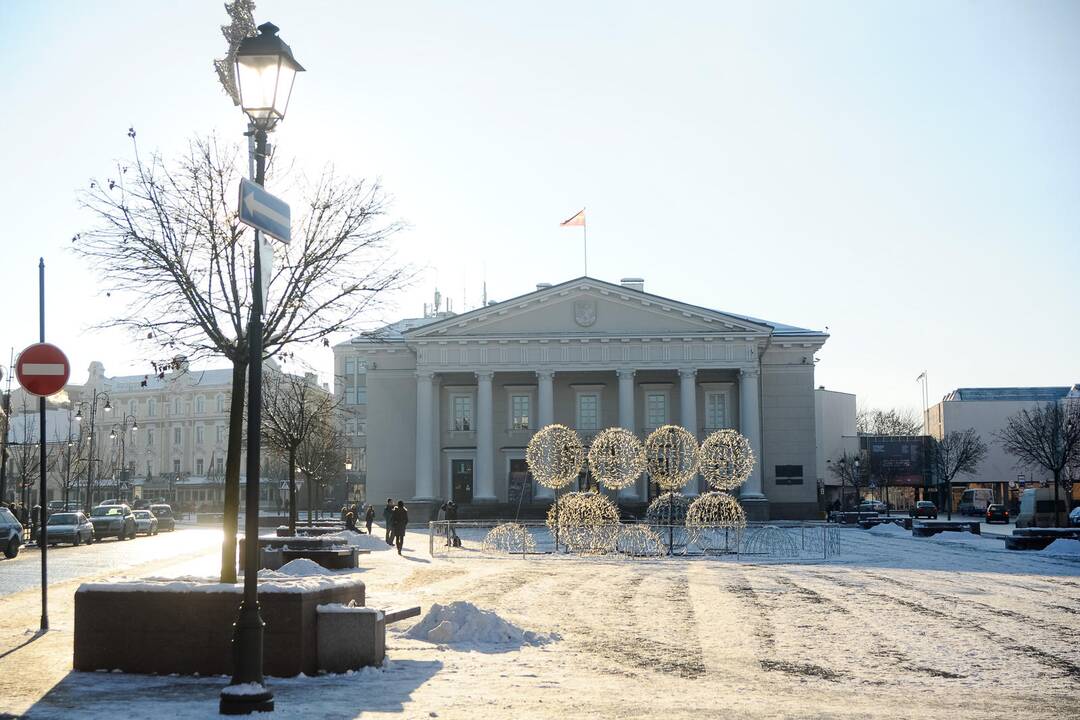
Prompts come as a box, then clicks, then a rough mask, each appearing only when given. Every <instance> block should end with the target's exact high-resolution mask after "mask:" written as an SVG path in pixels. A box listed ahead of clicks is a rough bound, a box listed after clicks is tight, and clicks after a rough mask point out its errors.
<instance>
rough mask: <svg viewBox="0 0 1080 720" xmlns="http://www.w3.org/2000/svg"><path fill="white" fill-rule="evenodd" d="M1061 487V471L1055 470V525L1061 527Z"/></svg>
mask: <svg viewBox="0 0 1080 720" xmlns="http://www.w3.org/2000/svg"><path fill="white" fill-rule="evenodd" d="M1060 487H1061V471H1060V470H1055V471H1054V527H1061V512H1060V510H1059V508H1058V503H1059V502H1060V500H1058V492H1059V490H1058V488H1060Z"/></svg>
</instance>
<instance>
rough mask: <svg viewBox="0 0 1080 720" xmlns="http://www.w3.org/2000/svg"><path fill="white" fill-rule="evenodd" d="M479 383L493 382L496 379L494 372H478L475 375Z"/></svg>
mask: <svg viewBox="0 0 1080 720" xmlns="http://www.w3.org/2000/svg"><path fill="white" fill-rule="evenodd" d="M473 375H475V376H476V379H477V381H479V382H491V379H492V378H494V377H495V371H494V370H477V371H476V372H474V373H473Z"/></svg>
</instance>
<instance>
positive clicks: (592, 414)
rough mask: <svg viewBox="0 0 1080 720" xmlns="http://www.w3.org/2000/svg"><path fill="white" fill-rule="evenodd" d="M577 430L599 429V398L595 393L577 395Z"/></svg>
mask: <svg viewBox="0 0 1080 720" xmlns="http://www.w3.org/2000/svg"><path fill="white" fill-rule="evenodd" d="M577 400H578V406H577V429H578V430H599V429H600V396H599V395H597V394H596V393H582V394H581V395H578V399H577Z"/></svg>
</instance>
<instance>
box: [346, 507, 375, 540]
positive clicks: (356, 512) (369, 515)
mask: <svg viewBox="0 0 1080 720" xmlns="http://www.w3.org/2000/svg"><path fill="white" fill-rule="evenodd" d="M363 514H364V523H365V524H366V525H367V533H368V535H370V534H371V524H372V523H373V522H375V508H373V507H372V506H371V505H368V506H367V507H366V508H365V509H364V512H363ZM358 517H360V506H359V505H353V506H352V507H349V506H348V505H342V506H341V519H342V520H343V521H344V522H345V527H347V528H348V529H349V530H352V531H353V532H360V529H359V528H358V527H356V519H357V518H358Z"/></svg>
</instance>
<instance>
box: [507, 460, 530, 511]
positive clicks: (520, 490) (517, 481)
mask: <svg viewBox="0 0 1080 720" xmlns="http://www.w3.org/2000/svg"><path fill="white" fill-rule="evenodd" d="M506 499H507V501H509V502H510V504H512V505H520V504H521V503H526V504H528V503H531V502H532V501H533V483H532V475H530V474H529V466H528V464H527V463H526V462H525V461H524V460H519V459H517V458H514V459H511V460H510V478H509V481H508V484H507V491H506Z"/></svg>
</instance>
